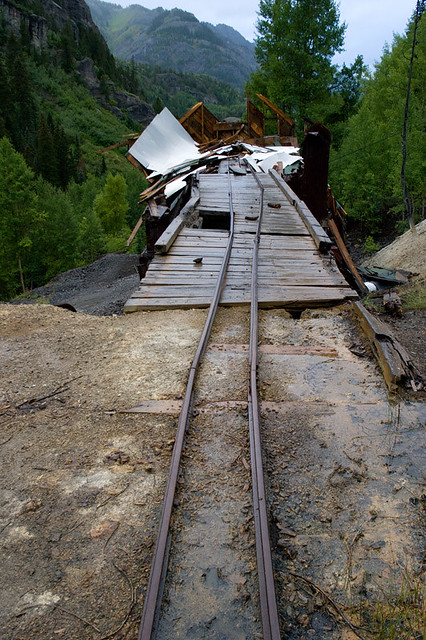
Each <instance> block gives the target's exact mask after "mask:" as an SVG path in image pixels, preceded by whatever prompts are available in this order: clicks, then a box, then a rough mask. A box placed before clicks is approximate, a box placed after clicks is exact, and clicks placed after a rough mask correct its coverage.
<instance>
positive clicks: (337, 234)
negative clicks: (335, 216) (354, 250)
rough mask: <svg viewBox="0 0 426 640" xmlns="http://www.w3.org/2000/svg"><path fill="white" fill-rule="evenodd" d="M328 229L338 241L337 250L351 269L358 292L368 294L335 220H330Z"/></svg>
mask: <svg viewBox="0 0 426 640" xmlns="http://www.w3.org/2000/svg"><path fill="white" fill-rule="evenodd" d="M328 227H329V229H330V231H331V233H332V235H333V237H334V240H335V241H336V245H337V248H338V249H339V251H340V255H341V256H342V258H343V261H344V263H345V265H346V267H347V268H348V269H349V271H350V272H351V274H352V276H353V278H354V280H355V283H356V286H357V288H358V290H359V291H360V292H361V293H368V289H367V287H366V286H365V284H364V280H363V279H362V278H361V276H360V275H359V272H358V269H357V268H356V266H355V264H354V261H353V260H352V258H351V256H350V254H349V251H348V250H347V248H346V245H345V243H344V241H343V238H342V236H341V235H340V232H339V229H338V228H337V224H336V223H335V222H334V220H329V221H328Z"/></svg>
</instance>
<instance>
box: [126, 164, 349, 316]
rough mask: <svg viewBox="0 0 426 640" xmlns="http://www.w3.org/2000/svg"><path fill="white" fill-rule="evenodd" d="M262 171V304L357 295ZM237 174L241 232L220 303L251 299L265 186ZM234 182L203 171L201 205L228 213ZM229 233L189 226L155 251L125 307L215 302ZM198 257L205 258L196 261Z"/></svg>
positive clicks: (285, 304) (295, 303)
mask: <svg viewBox="0 0 426 640" xmlns="http://www.w3.org/2000/svg"><path fill="white" fill-rule="evenodd" d="M259 175H260V178H261V180H262V183H263V185H264V188H265V191H264V206H263V217H262V229H261V238H260V244H259V269H258V282H259V305H260V306H268V307H270V306H274V307H275V306H277V307H280V306H281V307H295V308H301V307H302V308H303V307H310V306H320V305H322V304H331V303H338V302H342V301H343V300H345V299H350V298H357V297H358V296H357V294H356V293H355V292H354V291H353V290H352V289H351V288H350V287H349V285H348V283H347V282H346V280H344V278H343V277H342V275H341V274H340V272H339V270H338V269H337V267H336V266H335V265H334V263H333V261H332V260H330V259H329V258H324V257H322V256H321V255H320V254H319V252H318V251H317V249H316V246H315V243H314V241H313V240H312V237H311V235H310V233H309V231H308V229H307V227H306V225H305V224H304V222H303V221H302V219H301V217H300V216H299V214H298V212H297V210H296V208H295V207H294V206H293V205H292V204H291V203H289V201H288V200H287V199H286V197H285V196H284V195H283V193H282V191H281V190H280V189H279V188H278V187H277V185H276V184H275V182H274V181H273V180H272V178H271V177H270V176H269V175H267V174H259ZM230 179H231V181H232V189H233V207H234V217H235V233H234V242H233V247H232V252H231V257H230V261H229V270H228V274H227V277H226V281H225V286H224V288H223V291H222V296H221V304H225V305H238V304H248V303H249V302H250V279H251V253H252V248H253V238H254V233H255V231H256V224H257V221H256V220H253V217H256V216H257V214H258V212H259V202H260V200H259V198H260V194H259V189H258V187H257V185H256V183H255V181H254V179H253V177H252V176H251V175H246V176H232V177H231V178H230ZM228 184H229V183H228V176H227V175H223V174H210V175H201V176H200V202H199V205H198V206H199V210H200V212H201V213H203V212H210V213H214V212H217V213H221V214H222V215H224V214H226V213H229V198H228ZM276 205H280V206H279V207H277V206H276ZM227 240H228V232H227V231H221V230H217V229H216V230H211V229H188V228H183V229H182V230H181V231H180V233H179V235H178V236H177V238H176V239H175V241H174V242H173V244H172V246H171V247H170V249H169V250H168V252H167V253H166V254H164V255H159V254H158V255H156V256H155V257H154V259H153V261H152V263H151V264H150V266H149V269H148V271H147V273H146V276H145V278H144V279H143V280H141V283H140V286H139V288H138V290H137V291H136V292H135V293H134V294H133V295H132V297H131V298H130V299H129V300H128V301H127V303H126V305H125V311H126V312H131V311H138V310H140V311H143V310H146V311H147V310H154V309H168V308H194V307H206V306H208V305H209V304H210V299H211V295H212V294H213V291H214V288H215V284H216V278H217V276H218V273H219V270H220V265H221V262H222V258H223V255H224V252H225V247H226V244H227ZM196 258H202V262H201V263H200V264H197V263H194V260H195V259H196Z"/></svg>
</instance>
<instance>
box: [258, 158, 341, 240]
mask: <svg viewBox="0 0 426 640" xmlns="http://www.w3.org/2000/svg"><path fill="white" fill-rule="evenodd" d="M269 173H270V175H271V176H272V178H273V180H274V181H275V182H276V184H277V185H278V187H279V188H280V189H281V191H282V192H283V193H284V195H285V196H286V197H287V198H288V200H289V201H290V202H292V203H293V204H294V205H295V207H296V208H297V211H298V213H299V214H300V216H301V217H302V219H303V221H304V223H305V224H306V226H307V228H308V230H309V232H310V233H311V235H312V238H313V240H314V242H315V244H316V246H317V247H318V248H319V250H320V251H327V250H328V249H329V248H330V247H331V245H332V242H331V240H330V238H329V237H328V235H327V234H326V232H325V231H324V229H323V228H322V226H321V225H320V223H319V222H318V220H316V218H315V217H314V216H313V215H312V213H311V211H310V210H309V209H308V207H307V206H306V204H305V203H304V202H303V200H300V198H299V197H298V196H297V195H296V194H295V193H294V191H293V190H292V189H291V188H290V187H289V186H288V184H287V183H286V182H284V180H283V179H282V178H281V176H279V175H278V173H277V172H276V171H274V170H273V169H270V170H269Z"/></svg>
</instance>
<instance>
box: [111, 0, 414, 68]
mask: <svg viewBox="0 0 426 640" xmlns="http://www.w3.org/2000/svg"><path fill="white" fill-rule="evenodd" d="M112 1H113V2H115V3H116V4H120V5H121V6H123V7H127V6H128V5H129V4H141V5H142V6H144V7H147V8H148V9H154V8H155V7H158V6H162V7H163V8H164V9H173V8H174V7H179V9H185V10H186V11H190V12H191V13H193V14H194V15H195V16H196V17H197V18H198V20H201V21H204V22H211V23H212V24H218V23H224V24H228V25H230V26H231V27H234V29H237V31H239V32H240V33H241V34H242V35H243V36H244V37H245V38H247V40H253V39H254V38H255V35H256V31H255V24H256V20H257V11H258V8H259V1H258V0H213V1H212V2H206V1H205V0H202V1H201V2H200V1H199V0H160V1H159V0H141V1H140V2H137V1H136V0H112ZM339 4H340V16H341V20H342V21H343V20H344V21H345V22H346V24H347V26H348V28H347V30H346V40H345V52H344V53H342V54H340V55H339V56H337V58H336V62H337V63H338V64H342V63H343V62H346V63H347V64H350V63H351V62H353V60H354V59H355V57H356V56H357V54H358V53H361V54H362V55H363V56H364V61H365V62H366V64H368V65H373V64H374V62H378V61H379V60H380V57H381V55H382V50H383V46H384V44H385V43H386V42H387V43H388V44H391V43H392V39H393V34H394V33H404V31H405V27H406V25H407V22H408V20H409V18H410V16H411V14H412V13H413V11H414V8H415V4H416V2H415V0H409V1H408V2H402V1H401V0H341V1H340V3H339Z"/></svg>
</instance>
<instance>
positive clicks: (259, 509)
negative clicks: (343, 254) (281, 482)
mask: <svg viewBox="0 0 426 640" xmlns="http://www.w3.org/2000/svg"><path fill="white" fill-rule="evenodd" d="M249 166H250V165H249ZM250 170H251V171H252V174H253V177H254V179H255V180H256V182H257V184H258V186H259V188H260V194H261V195H260V204H259V218H258V223H257V229H256V235H255V238H254V242H253V262H252V273H251V305H250V345H249V388H248V415H249V433H250V459H251V477H252V492H253V511H254V527H255V534H256V556H257V572H258V579H259V594H260V609H261V615H262V628H263V638H264V640H280V638H281V634H280V626H279V619H278V610H277V600H276V596H275V584H274V571H273V568H272V557H271V544H270V538H269V526H268V513H267V508H266V494H265V483H264V475H263V462H262V441H261V436H260V420H259V402H258V393H257V363H258V326H259V322H258V316H259V307H258V296H257V266H258V256H259V242H260V229H261V225H262V213H263V191H264V188H263V185H262V183H261V182H260V180H259V178H258V176H257V175H256V172H255V171H254V170H253V169H252V167H251V166H250Z"/></svg>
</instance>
